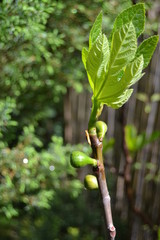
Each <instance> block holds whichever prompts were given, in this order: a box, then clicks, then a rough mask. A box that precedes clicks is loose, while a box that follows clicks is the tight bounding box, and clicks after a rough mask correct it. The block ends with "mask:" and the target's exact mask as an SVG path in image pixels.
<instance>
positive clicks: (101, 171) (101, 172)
mask: <svg viewBox="0 0 160 240" xmlns="http://www.w3.org/2000/svg"><path fill="white" fill-rule="evenodd" d="M89 137H90V141H91V147H92V150H93V154H94V156H95V158H96V159H97V161H98V167H97V168H95V169H93V170H94V172H95V174H96V177H97V180H98V185H99V190H100V194H101V197H102V203H103V208H104V215H105V222H106V226H107V229H108V232H109V237H110V240H114V239H115V236H116V229H115V227H114V225H113V220H112V211H111V203H110V195H109V192H108V187H107V182H106V176H105V168H104V164H103V155H102V147H103V144H102V141H100V140H99V139H98V137H97V135H89Z"/></svg>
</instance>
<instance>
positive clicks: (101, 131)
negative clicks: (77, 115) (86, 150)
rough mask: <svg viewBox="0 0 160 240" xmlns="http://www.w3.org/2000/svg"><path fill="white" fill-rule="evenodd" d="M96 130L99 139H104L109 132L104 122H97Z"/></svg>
mask: <svg viewBox="0 0 160 240" xmlns="http://www.w3.org/2000/svg"><path fill="white" fill-rule="evenodd" d="M96 130H97V135H98V137H99V138H104V136H105V134H106V132H107V124H106V123H105V122H102V121H97V122H96Z"/></svg>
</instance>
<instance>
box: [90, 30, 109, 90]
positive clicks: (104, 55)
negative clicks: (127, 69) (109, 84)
mask: <svg viewBox="0 0 160 240" xmlns="http://www.w3.org/2000/svg"><path fill="white" fill-rule="evenodd" d="M108 59H109V45H108V40H107V37H106V36H105V35H104V34H103V35H102V34H100V35H99V37H98V38H97V40H96V42H95V43H94V45H93V46H92V48H91V50H90V51H89V53H88V58H87V62H86V69H87V73H88V75H89V76H90V78H91V80H92V83H93V85H94V91H95V89H96V87H97V86H98V85H99V84H98V81H99V80H100V79H101V78H102V76H103V74H104V72H105V71H106V66H107V63H108Z"/></svg>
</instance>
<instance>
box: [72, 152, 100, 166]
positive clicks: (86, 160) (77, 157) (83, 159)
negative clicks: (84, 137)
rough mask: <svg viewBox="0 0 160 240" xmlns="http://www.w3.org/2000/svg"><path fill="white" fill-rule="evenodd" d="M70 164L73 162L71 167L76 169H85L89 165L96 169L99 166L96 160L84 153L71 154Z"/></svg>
mask: <svg viewBox="0 0 160 240" xmlns="http://www.w3.org/2000/svg"><path fill="white" fill-rule="evenodd" d="M70 162H71V165H72V166H73V167H75V168H79V167H84V166H86V165H88V164H90V165H92V166H94V167H96V166H97V160H96V159H94V158H90V157H88V156H87V155H86V154H84V153H83V152H79V151H74V152H72V153H71V156H70Z"/></svg>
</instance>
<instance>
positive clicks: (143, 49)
mask: <svg viewBox="0 0 160 240" xmlns="http://www.w3.org/2000/svg"><path fill="white" fill-rule="evenodd" d="M158 39H159V36H158V35H155V36H152V37H150V38H148V39H146V40H144V41H143V42H142V43H141V44H140V46H139V47H138V48H137V52H136V57H139V56H140V55H141V54H142V55H143V58H144V66H143V68H146V67H147V66H148V64H149V62H150V60H151V57H152V55H153V53H154V50H155V48H156V46H157V43H158Z"/></svg>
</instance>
